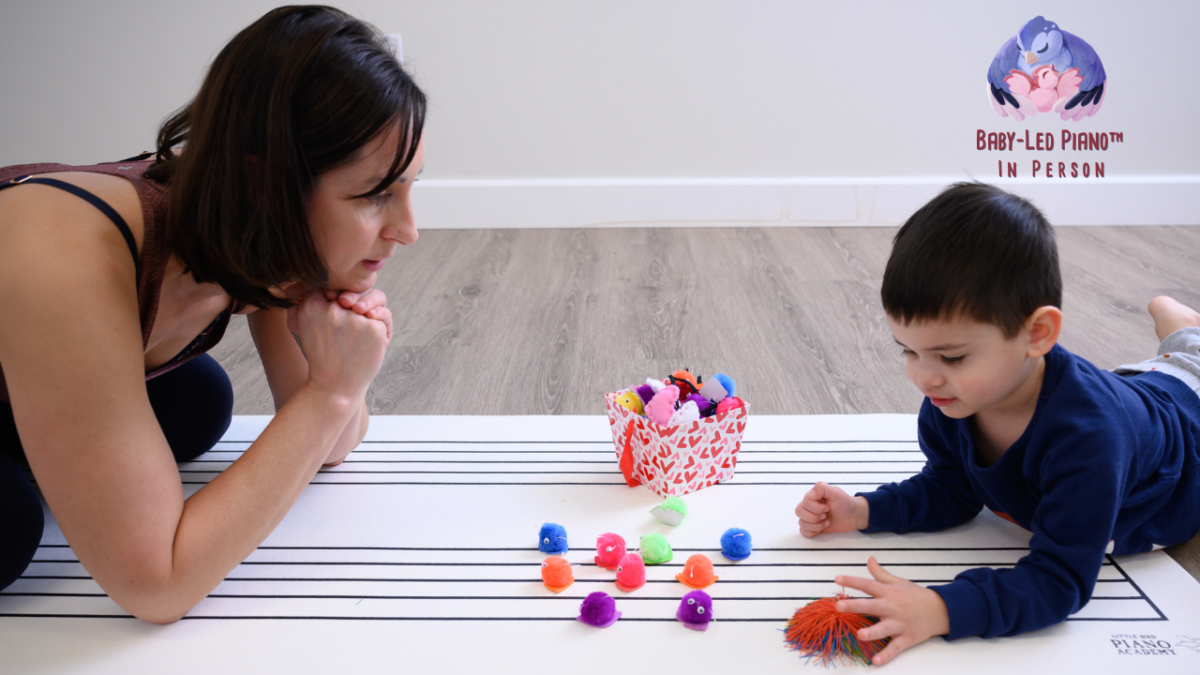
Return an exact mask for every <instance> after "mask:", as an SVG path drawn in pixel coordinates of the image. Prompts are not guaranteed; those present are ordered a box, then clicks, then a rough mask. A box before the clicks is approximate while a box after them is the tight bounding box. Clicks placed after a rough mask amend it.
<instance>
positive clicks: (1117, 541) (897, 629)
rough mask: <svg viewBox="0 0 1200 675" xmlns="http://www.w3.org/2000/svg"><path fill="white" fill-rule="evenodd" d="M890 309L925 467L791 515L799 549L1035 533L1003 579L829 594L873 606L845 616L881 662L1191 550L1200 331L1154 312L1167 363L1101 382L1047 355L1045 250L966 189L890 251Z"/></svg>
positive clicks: (1020, 218)
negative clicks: (1105, 567) (1139, 561)
mask: <svg viewBox="0 0 1200 675" xmlns="http://www.w3.org/2000/svg"><path fill="white" fill-rule="evenodd" d="M882 295H883V307H884V310H885V311H886V312H887V315H888V323H889V324H890V325H891V328H892V333H893V335H894V336H895V339H896V342H897V343H898V344H899V345H900V348H901V349H902V350H903V353H904V358H905V362H906V368H907V370H908V378H909V379H910V380H911V381H912V383H913V384H914V385H916V387H917V388H918V389H920V390H921V393H922V394H924V395H925V396H926V398H925V401H924V402H923V403H922V405H921V411H920V415H919V416H918V421H917V424H918V436H919V439H920V444H921V450H922V452H924V453H925V456H926V458H927V460H928V461H927V463H926V465H925V467H924V468H923V469H922V470H921V472H920V473H919V474H917V475H915V476H913V477H911V478H909V479H907V480H905V481H903V482H901V483H899V484H896V483H892V484H890V485H884V486H882V487H880V488H879V489H877V490H875V491H874V492H868V493H859V494H856V495H854V496H853V497H852V496H850V495H849V494H847V493H846V492H844V491H843V490H841V489H839V488H837V487H833V486H831V485H827V484H825V483H817V484H816V486H815V487H814V488H813V489H812V490H810V491H809V492H808V493H807V494H805V496H804V500H803V501H802V502H800V504H799V506H797V507H796V515H797V516H799V518H800V531H801V533H802V534H803V535H804V536H806V537H815V536H817V535H819V534H822V533H824V532H849V531H853V530H863V531H866V532H880V531H888V532H896V533H899V534H903V533H905V532H910V531H921V532H929V531H936V530H942V529H946V528H948V527H953V526H955V525H958V524H960V523H962V522H965V521H967V520H970V519H971V518H974V517H975V516H976V515H977V514H978V513H979V512H980V510H982V509H983V507H985V506H986V507H987V508H989V509H991V510H992V511H994V512H996V513H997V514H999V515H1001V516H1002V517H1005V518H1006V519H1008V520H1011V521H1013V522H1015V523H1017V524H1018V525H1020V526H1021V527H1024V528H1026V529H1028V530H1031V531H1032V532H1033V537H1032V538H1031V539H1030V541H1029V549H1030V550H1029V554H1028V555H1026V556H1025V557H1023V558H1021V560H1020V561H1019V562H1018V563H1017V565H1016V566H1015V567H1013V568H1012V569H1002V570H993V569H988V568H980V569H973V570H968V571H966V572H963V573H962V574H959V575H958V576H957V577H955V579H954V581H952V582H951V583H949V584H946V585H942V586H932V587H929V588H925V587H922V586H918V585H917V584H914V583H912V582H910V581H906V580H904V579H900V578H898V577H896V576H894V575H892V574H890V573H888V572H887V571H885V570H884V569H883V568H882V567H881V566H880V565H879V563H878V562H876V561H875V559H874V558H871V559H870V560H869V562H868V569H869V570H870V572H871V575H872V576H873V577H875V579H874V580H870V579H860V578H857V577H838V578H837V579H836V580H835V581H836V583H838V584H841V585H844V586H848V587H850V588H854V589H857V590H859V591H862V592H864V593H867V594H869V595H871V596H873V598H872V599H865V598H864V599H858V600H846V601H842V602H839V603H838V609H840V610H842V611H850V612H862V613H866V614H872V615H875V616H878V617H880V619H881V621H880V622H879V623H878V624H876V625H875V626H871V627H869V628H865V629H863V630H862V631H861V632H860V637H861V638H863V639H870V640H876V639H880V638H883V637H886V636H891V637H892V642H891V644H889V645H888V647H887V648H886V649H885V650H884V651H883V652H881V653H880V654H879V655H878V656H877V657H876V658H875V663H876V664H882V663H885V662H887V661H889V660H891V659H892V658H894V657H895V656H896V655H897V654H899V653H900V652H901V651H903V650H905V649H907V648H908V647H911V646H913V645H915V644H918V643H920V642H923V641H925V640H927V639H929V638H930V637H932V636H934V635H945V636H946V638H947V639H951V640H953V639H956V638H960V637H966V636H971V635H982V636H985V637H992V636H996V635H1015V634H1017V633H1022V632H1025V631H1031V630H1037V629H1039V628H1044V627H1046V626H1049V625H1052V624H1055V623H1058V622H1059V621H1062V620H1063V619H1066V618H1067V616H1069V615H1070V614H1072V613H1074V612H1076V611H1078V610H1079V609H1080V608H1081V607H1083V606H1084V605H1085V604H1087V601H1088V600H1089V599H1090V598H1091V595H1092V590H1093V587H1094V586H1095V583H1096V578H1097V576H1098V574H1099V571H1100V566H1101V564H1102V563H1103V561H1104V555H1105V553H1106V551H1107V552H1111V553H1114V554H1116V555H1125V554H1130V553H1138V552H1141V551H1148V550H1150V549H1151V548H1153V547H1159V546H1169V545H1171V544H1174V543H1177V542H1181V541H1186V540H1188V539H1190V538H1191V537H1192V536H1194V535H1195V534H1196V533H1197V531H1198V530H1200V450H1198V448H1200V398H1198V397H1197V394H1196V392H1197V391H1198V390H1200V313H1197V312H1196V311H1194V310H1192V309H1190V308H1188V307H1185V306H1183V305H1181V304H1180V303H1178V302H1175V301H1174V300H1172V299H1170V298H1166V297H1158V298H1155V299H1154V300H1152V301H1151V303H1150V315H1151V316H1152V317H1153V318H1154V324H1155V331H1156V332H1157V333H1158V337H1159V339H1160V340H1161V341H1162V346H1161V347H1160V348H1159V356H1158V357H1157V358H1155V359H1151V360H1150V361H1146V362H1143V363H1140V364H1136V365H1132V366H1124V367H1122V368H1118V369H1117V370H1115V371H1113V372H1108V371H1104V370H1100V369H1099V368H1096V367H1095V366H1093V365H1092V364H1090V363H1088V362H1087V361H1085V360H1083V359H1081V358H1079V357H1078V356H1075V355H1073V354H1071V353H1070V352H1068V351H1067V350H1066V349H1063V348H1062V347H1061V346H1059V345H1057V344H1056V343H1057V341H1058V335H1059V330H1060V328H1061V326H1062V311H1061V310H1060V309H1059V308H1060V307H1061V306H1062V280H1061V277H1060V275H1059V269H1058V252H1057V249H1056V246H1055V243H1054V232H1053V230H1052V229H1051V227H1050V224H1049V223H1048V222H1046V219H1045V217H1043V216H1042V214H1041V213H1040V212H1038V210H1037V209H1036V208H1034V207H1033V206H1032V205H1031V204H1029V203H1028V202H1026V201H1025V200H1024V199H1021V198H1020V197H1017V196H1015V195H1012V194H1009V193H1006V192H1004V191H1003V190H1000V189H999V188H995V187H992V186H989V185H984V184H979V183H960V184H957V185H953V186H951V187H950V188H948V189H946V190H945V191H944V192H942V193H941V194H940V195H938V196H937V197H936V198H934V200H933V201H931V202H930V203H929V204H927V205H925V206H924V207H923V208H921V210H919V211H917V212H916V213H915V214H913V216H912V217H911V218H909V220H908V222H907V223H905V224H904V227H902V228H901V229H900V232H899V233H898V234H897V235H896V239H895V241H894V245H893V248H892V255H891V258H890V259H889V260H888V264H887V269H886V271H885V272H884V277H883V290H882Z"/></svg>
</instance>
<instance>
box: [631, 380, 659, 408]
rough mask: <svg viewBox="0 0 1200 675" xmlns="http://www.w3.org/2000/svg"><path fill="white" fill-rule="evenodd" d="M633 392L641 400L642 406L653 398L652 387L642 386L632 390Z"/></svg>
mask: <svg viewBox="0 0 1200 675" xmlns="http://www.w3.org/2000/svg"><path fill="white" fill-rule="evenodd" d="M634 391H636V392H637V395H638V398H640V399H642V405H646V404H647V403H649V402H650V399H652V398H654V387H651V386H650V385H648V384H643V385H642V386H640V387H638V388H636V389H634Z"/></svg>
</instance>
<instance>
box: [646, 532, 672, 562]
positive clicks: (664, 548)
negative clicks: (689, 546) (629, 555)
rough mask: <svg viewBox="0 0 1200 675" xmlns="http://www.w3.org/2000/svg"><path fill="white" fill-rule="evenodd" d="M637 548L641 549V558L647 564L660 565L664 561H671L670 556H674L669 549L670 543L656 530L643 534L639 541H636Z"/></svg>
mask: <svg viewBox="0 0 1200 675" xmlns="http://www.w3.org/2000/svg"><path fill="white" fill-rule="evenodd" d="M638 548H639V549H641V553H642V560H643V561H645V563H646V564H647V565H661V564H662V563H665V562H671V558H673V557H674V556H675V554H674V553H673V552H672V551H671V544H670V543H669V542H668V541H667V538H666V537H664V536H662V535H661V534H659V533H658V532H651V533H650V534H646V535H643V536H642V540H641V542H639V543H638Z"/></svg>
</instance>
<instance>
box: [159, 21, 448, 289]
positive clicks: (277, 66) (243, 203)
mask: <svg viewBox="0 0 1200 675" xmlns="http://www.w3.org/2000/svg"><path fill="white" fill-rule="evenodd" d="M424 122H425V95H424V94H423V93H422V92H421V90H420V89H419V88H418V87H417V85H416V84H415V83H414V82H413V80H412V78H411V77H409V75H408V74H407V73H405V72H404V70H403V68H401V66H400V63H399V62H398V61H397V60H396V57H395V56H394V54H393V53H392V51H391V47H390V46H389V44H388V42H387V40H386V38H384V37H383V36H382V35H381V34H380V33H379V32H378V31H377V30H376V29H374V28H373V27H371V26H370V25H368V24H366V23H363V22H362V21H359V20H357V19H354V18H353V17H351V16H349V15H347V14H346V13H344V12H342V11H340V10H337V9H334V8H332V7H323V6H293V7H280V8H278V9H275V10H272V11H271V12H268V13H267V14H266V15H265V16H263V17H262V18H261V19H259V20H258V21H255V22H254V23H253V24H252V25H251V26H249V27H248V28H246V29H245V30H243V31H242V32H240V33H238V34H237V36H236V37H234V38H233V40H231V41H230V42H229V44H228V45H226V46H225V48H224V49H222V50H221V53H220V54H218V55H217V58H216V60H215V61H213V64H212V68H211V69H209V72H208V75H207V76H206V77H205V79H204V83H203V84H202V85H201V87H200V91H199V93H197V94H196V98H195V99H193V100H192V102H191V103H189V104H187V105H186V106H184V107H183V108H182V109H180V110H179V111H178V112H176V113H175V114H174V115H172V116H171V117H170V118H169V119H168V120H167V121H166V122H164V123H163V126H162V128H161V129H160V130H159V133H158V151H157V157H156V162H155V164H154V165H152V166H151V167H150V169H148V170H147V171H146V176H147V177H148V178H151V179H153V180H156V181H159V182H162V183H168V182H169V183H170V185H171V223H170V245H171V249H172V251H173V252H174V254H175V255H176V256H177V257H178V258H179V260H180V261H181V262H182V263H183V265H184V267H185V268H186V269H187V271H189V272H190V273H191V274H192V276H193V277H195V279H196V281H197V282H199V283H216V284H219V285H220V286H221V287H222V288H224V289H225V292H227V293H229V295H230V296H232V297H233V298H234V299H236V300H240V301H242V302H245V303H248V304H251V305H254V306H257V307H286V306H288V305H290V304H291V301H290V300H287V299H282V298H279V297H277V296H275V295H273V294H272V293H271V291H270V289H271V288H272V287H279V286H282V285H284V284H287V283H290V282H299V283H302V284H305V285H308V286H311V287H314V288H315V287H321V286H324V285H325V283H327V281H328V270H327V268H326V266H325V263H324V261H323V260H322V258H321V255H320V253H319V252H318V251H317V248H316V245H315V243H314V241H313V238H312V234H311V232H310V230H309V224H308V219H307V217H306V212H305V206H306V204H307V202H308V197H309V195H310V194H311V192H312V190H313V187H314V184H315V182H316V180H317V177H318V176H320V175H321V174H322V173H325V172H327V171H329V170H331V169H334V168H337V167H339V166H342V165H344V164H346V163H348V162H350V161H352V160H353V159H355V157H356V155H357V153H358V151H359V149H361V148H362V147H363V146H364V145H366V143H367V141H369V140H371V139H372V138H375V137H376V136H377V135H379V134H380V133H382V132H385V131H387V130H388V129H390V128H392V127H393V126H394V125H396V124H399V125H400V134H399V136H400V138H401V139H403V141H402V142H401V143H400V144H399V148H398V150H397V154H396V157H395V159H394V160H393V161H392V166H391V170H390V171H389V172H388V174H387V176H385V177H384V178H383V180H382V181H380V182H379V184H378V185H376V186H375V187H374V188H373V189H372V190H370V191H368V192H366V193H364V194H363V195H358V196H369V195H373V194H377V193H379V192H382V191H383V190H384V189H386V188H387V187H388V186H389V185H391V184H392V183H393V182H395V180H396V179H397V178H398V177H399V176H400V175H401V174H402V173H404V171H405V170H406V169H407V168H408V166H409V164H410V163H411V162H412V161H413V157H414V156H415V155H416V152H417V143H418V141H419V140H420V138H421V131H422V128H423V126H424ZM180 145H182V146H183V148H182V151H181V152H178V154H177V153H176V150H175V148H176V147H177V146H180Z"/></svg>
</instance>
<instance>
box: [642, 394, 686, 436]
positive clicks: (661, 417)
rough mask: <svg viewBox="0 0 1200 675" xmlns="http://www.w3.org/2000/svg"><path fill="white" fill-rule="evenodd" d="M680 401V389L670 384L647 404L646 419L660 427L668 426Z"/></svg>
mask: <svg viewBox="0 0 1200 675" xmlns="http://www.w3.org/2000/svg"><path fill="white" fill-rule="evenodd" d="M678 400H679V387H676V386H675V385H673V384H668V385H667V386H665V387H663V388H662V390H661V391H659V392H658V393H657V394H655V395H654V398H652V399H650V402H649V403H647V404H646V417H649V418H650V421H651V422H654V423H655V424H657V425H659V426H664V427H665V426H668V422H670V421H671V415H674V414H675V403H676V402H677V401H678Z"/></svg>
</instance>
